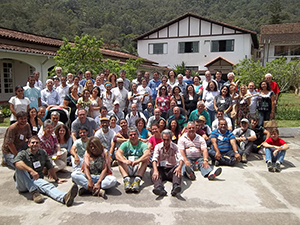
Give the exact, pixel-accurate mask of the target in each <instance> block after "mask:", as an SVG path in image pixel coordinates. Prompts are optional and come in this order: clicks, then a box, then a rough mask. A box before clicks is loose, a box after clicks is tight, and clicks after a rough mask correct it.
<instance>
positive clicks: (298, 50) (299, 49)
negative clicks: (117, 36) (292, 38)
mask: <svg viewBox="0 0 300 225" xmlns="http://www.w3.org/2000/svg"><path fill="white" fill-rule="evenodd" d="M290 50H291V55H300V45H291V46H290Z"/></svg>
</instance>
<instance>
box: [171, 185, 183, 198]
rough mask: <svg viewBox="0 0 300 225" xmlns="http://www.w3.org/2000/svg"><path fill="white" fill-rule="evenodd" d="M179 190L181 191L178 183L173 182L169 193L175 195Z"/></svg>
mask: <svg viewBox="0 0 300 225" xmlns="http://www.w3.org/2000/svg"><path fill="white" fill-rule="evenodd" d="M179 192H181V187H180V185H179V184H174V185H173V188H172V191H171V195H172V196H176V195H177V194H178V193H179Z"/></svg>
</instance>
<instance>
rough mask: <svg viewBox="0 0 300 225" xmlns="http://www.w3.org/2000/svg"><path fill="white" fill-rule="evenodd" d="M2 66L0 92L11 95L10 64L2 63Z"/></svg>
mask: <svg viewBox="0 0 300 225" xmlns="http://www.w3.org/2000/svg"><path fill="white" fill-rule="evenodd" d="M2 66H3V79H1V80H0V87H1V88H0V92H1V93H2V94H4V93H13V92H14V91H13V72H12V63H8V62H4V63H3V64H2Z"/></svg>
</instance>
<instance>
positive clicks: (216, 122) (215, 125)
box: [211, 117, 232, 130]
mask: <svg viewBox="0 0 300 225" xmlns="http://www.w3.org/2000/svg"><path fill="white" fill-rule="evenodd" d="M224 119H225V120H226V122H227V127H232V123H231V119H229V118H228V117H224ZM218 126H219V120H218V119H215V120H214V122H213V123H212V125H211V130H215V129H218Z"/></svg>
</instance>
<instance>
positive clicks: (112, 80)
mask: <svg viewBox="0 0 300 225" xmlns="http://www.w3.org/2000/svg"><path fill="white" fill-rule="evenodd" d="M117 78H118V77H117V75H116V74H114V73H111V74H109V76H108V82H110V83H111V86H112V88H115V87H117Z"/></svg>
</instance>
